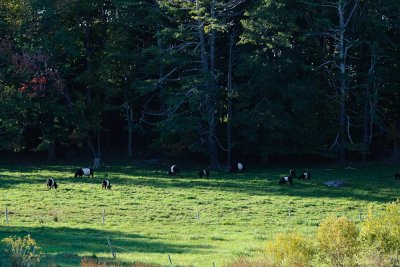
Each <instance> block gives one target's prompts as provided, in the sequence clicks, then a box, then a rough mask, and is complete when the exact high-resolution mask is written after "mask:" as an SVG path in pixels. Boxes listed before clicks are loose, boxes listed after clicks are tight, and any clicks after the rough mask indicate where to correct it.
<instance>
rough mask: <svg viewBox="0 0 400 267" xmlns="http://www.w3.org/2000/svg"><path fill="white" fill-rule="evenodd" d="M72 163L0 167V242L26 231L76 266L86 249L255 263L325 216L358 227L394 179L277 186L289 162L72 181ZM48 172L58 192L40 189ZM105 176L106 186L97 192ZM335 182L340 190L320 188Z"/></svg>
mask: <svg viewBox="0 0 400 267" xmlns="http://www.w3.org/2000/svg"><path fill="white" fill-rule="evenodd" d="M305 167H309V166H305ZM75 169H76V166H54V165H46V166H44V165H43V166H36V167H27V166H2V167H0V207H1V209H2V213H1V219H0V239H3V238H6V237H9V236H26V235H27V234H30V236H32V238H34V239H35V240H36V241H37V243H38V245H39V246H40V247H41V248H42V251H43V253H44V254H45V256H44V257H43V259H42V260H41V264H43V266H49V265H51V264H56V265H55V266H58V265H60V266H78V265H80V264H81V261H82V258H83V257H92V256H93V255H95V256H96V258H97V259H99V260H100V261H99V262H102V261H109V260H111V261H114V262H118V264H133V263H135V262H141V263H143V264H149V265H156V266H160V265H161V266H167V265H171V263H172V264H173V265H174V266H212V265H213V263H214V264H215V265H216V266H222V265H224V264H228V263H229V262H232V260H233V259H236V258H246V259H253V258H254V259H256V258H257V257H258V256H259V255H260V253H262V252H263V251H264V249H265V243H266V241H267V240H271V239H272V238H273V237H274V236H275V234H276V233H280V232H288V231H296V232H298V233H301V234H302V235H304V236H309V235H312V234H315V233H316V230H317V228H318V226H319V224H320V222H321V220H322V219H323V218H326V217H328V216H329V215H334V216H346V217H347V218H351V219H352V220H354V222H355V223H356V224H357V225H358V224H359V221H360V220H359V219H360V216H361V217H365V216H366V214H367V212H368V204H371V205H372V207H374V208H378V209H379V208H380V207H383V204H384V203H387V202H390V201H393V200H395V199H397V198H398V197H399V193H398V192H399V190H398V189H399V185H400V183H399V182H398V181H395V180H394V179H393V173H394V172H395V171H397V170H396V169H395V168H394V167H390V166H387V167H379V166H375V167H374V166H373V167H368V168H364V169H358V170H351V169H350V170H346V169H335V170H325V169H314V170H313V171H312V180H310V181H300V180H297V179H296V180H294V184H293V185H292V186H279V185H278V180H279V177H280V176H282V175H287V173H288V169H289V168H288V169H278V168H271V169H259V170H250V171H248V172H246V173H242V174H236V175H230V174H227V173H225V172H211V179H200V178H198V177H196V170H194V169H192V170H182V173H181V176H180V177H171V176H168V175H167V173H166V169H167V168H165V169H157V168H143V167H132V166H117V165H116V166H105V167H103V168H102V169H101V170H99V171H98V172H96V173H95V178H87V177H83V178H74V177H73V171H74V170H75ZM300 170H301V169H300V168H298V171H300ZM49 177H54V178H55V179H56V181H57V183H58V184H59V188H58V189H57V190H47V188H46V185H45V180H46V179H47V178H49ZM105 177H107V178H108V179H109V180H110V181H111V183H112V185H113V187H112V190H102V189H101V182H102V180H103V179H104V178H105ZM336 179H341V180H344V181H345V183H346V186H345V187H342V188H332V187H327V186H325V185H323V184H322V182H323V181H327V180H336ZM6 206H7V209H8V219H9V224H8V225H6V223H5V218H4V216H5V214H4V209H5V207H6ZM103 212H104V214H105V217H104V219H105V222H104V224H103V223H102V215H103ZM107 238H108V239H109V240H110V242H111V246H112V248H113V250H114V251H115V253H116V260H113V259H112V255H111V251H110V247H109V244H108V241H107ZM4 251H5V245H4V244H0V265H2V264H3V265H5V266H7V264H8V263H9V260H10V257H9V255H8V254H7V253H5V252H4Z"/></svg>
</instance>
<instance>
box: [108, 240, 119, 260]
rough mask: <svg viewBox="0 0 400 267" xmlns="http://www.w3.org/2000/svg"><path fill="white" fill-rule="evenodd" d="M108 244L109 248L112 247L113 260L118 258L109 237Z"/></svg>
mask: <svg viewBox="0 0 400 267" xmlns="http://www.w3.org/2000/svg"><path fill="white" fill-rule="evenodd" d="M107 242H108V246H109V247H110V250H111V254H112V256H113V258H114V259H115V258H116V257H117V255H116V254H115V252H114V250H113V248H112V245H111V241H110V239H109V238H108V237H107Z"/></svg>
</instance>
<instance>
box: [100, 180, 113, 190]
mask: <svg viewBox="0 0 400 267" xmlns="http://www.w3.org/2000/svg"><path fill="white" fill-rule="evenodd" d="M101 188H102V189H111V183H110V181H109V180H104V181H103V183H102V184H101Z"/></svg>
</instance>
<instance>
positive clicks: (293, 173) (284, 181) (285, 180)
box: [279, 169, 296, 185]
mask: <svg viewBox="0 0 400 267" xmlns="http://www.w3.org/2000/svg"><path fill="white" fill-rule="evenodd" d="M294 177H296V171H295V170H294V169H291V170H290V172H289V176H284V177H282V178H281V179H280V180H279V184H280V185H281V184H288V185H291V184H292V183H293V178H294Z"/></svg>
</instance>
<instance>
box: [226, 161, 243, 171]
mask: <svg viewBox="0 0 400 267" xmlns="http://www.w3.org/2000/svg"><path fill="white" fill-rule="evenodd" d="M243 171H244V165H243V163H241V162H237V163H236V164H234V165H232V167H231V168H230V169H229V172H230V173H237V172H243Z"/></svg>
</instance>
